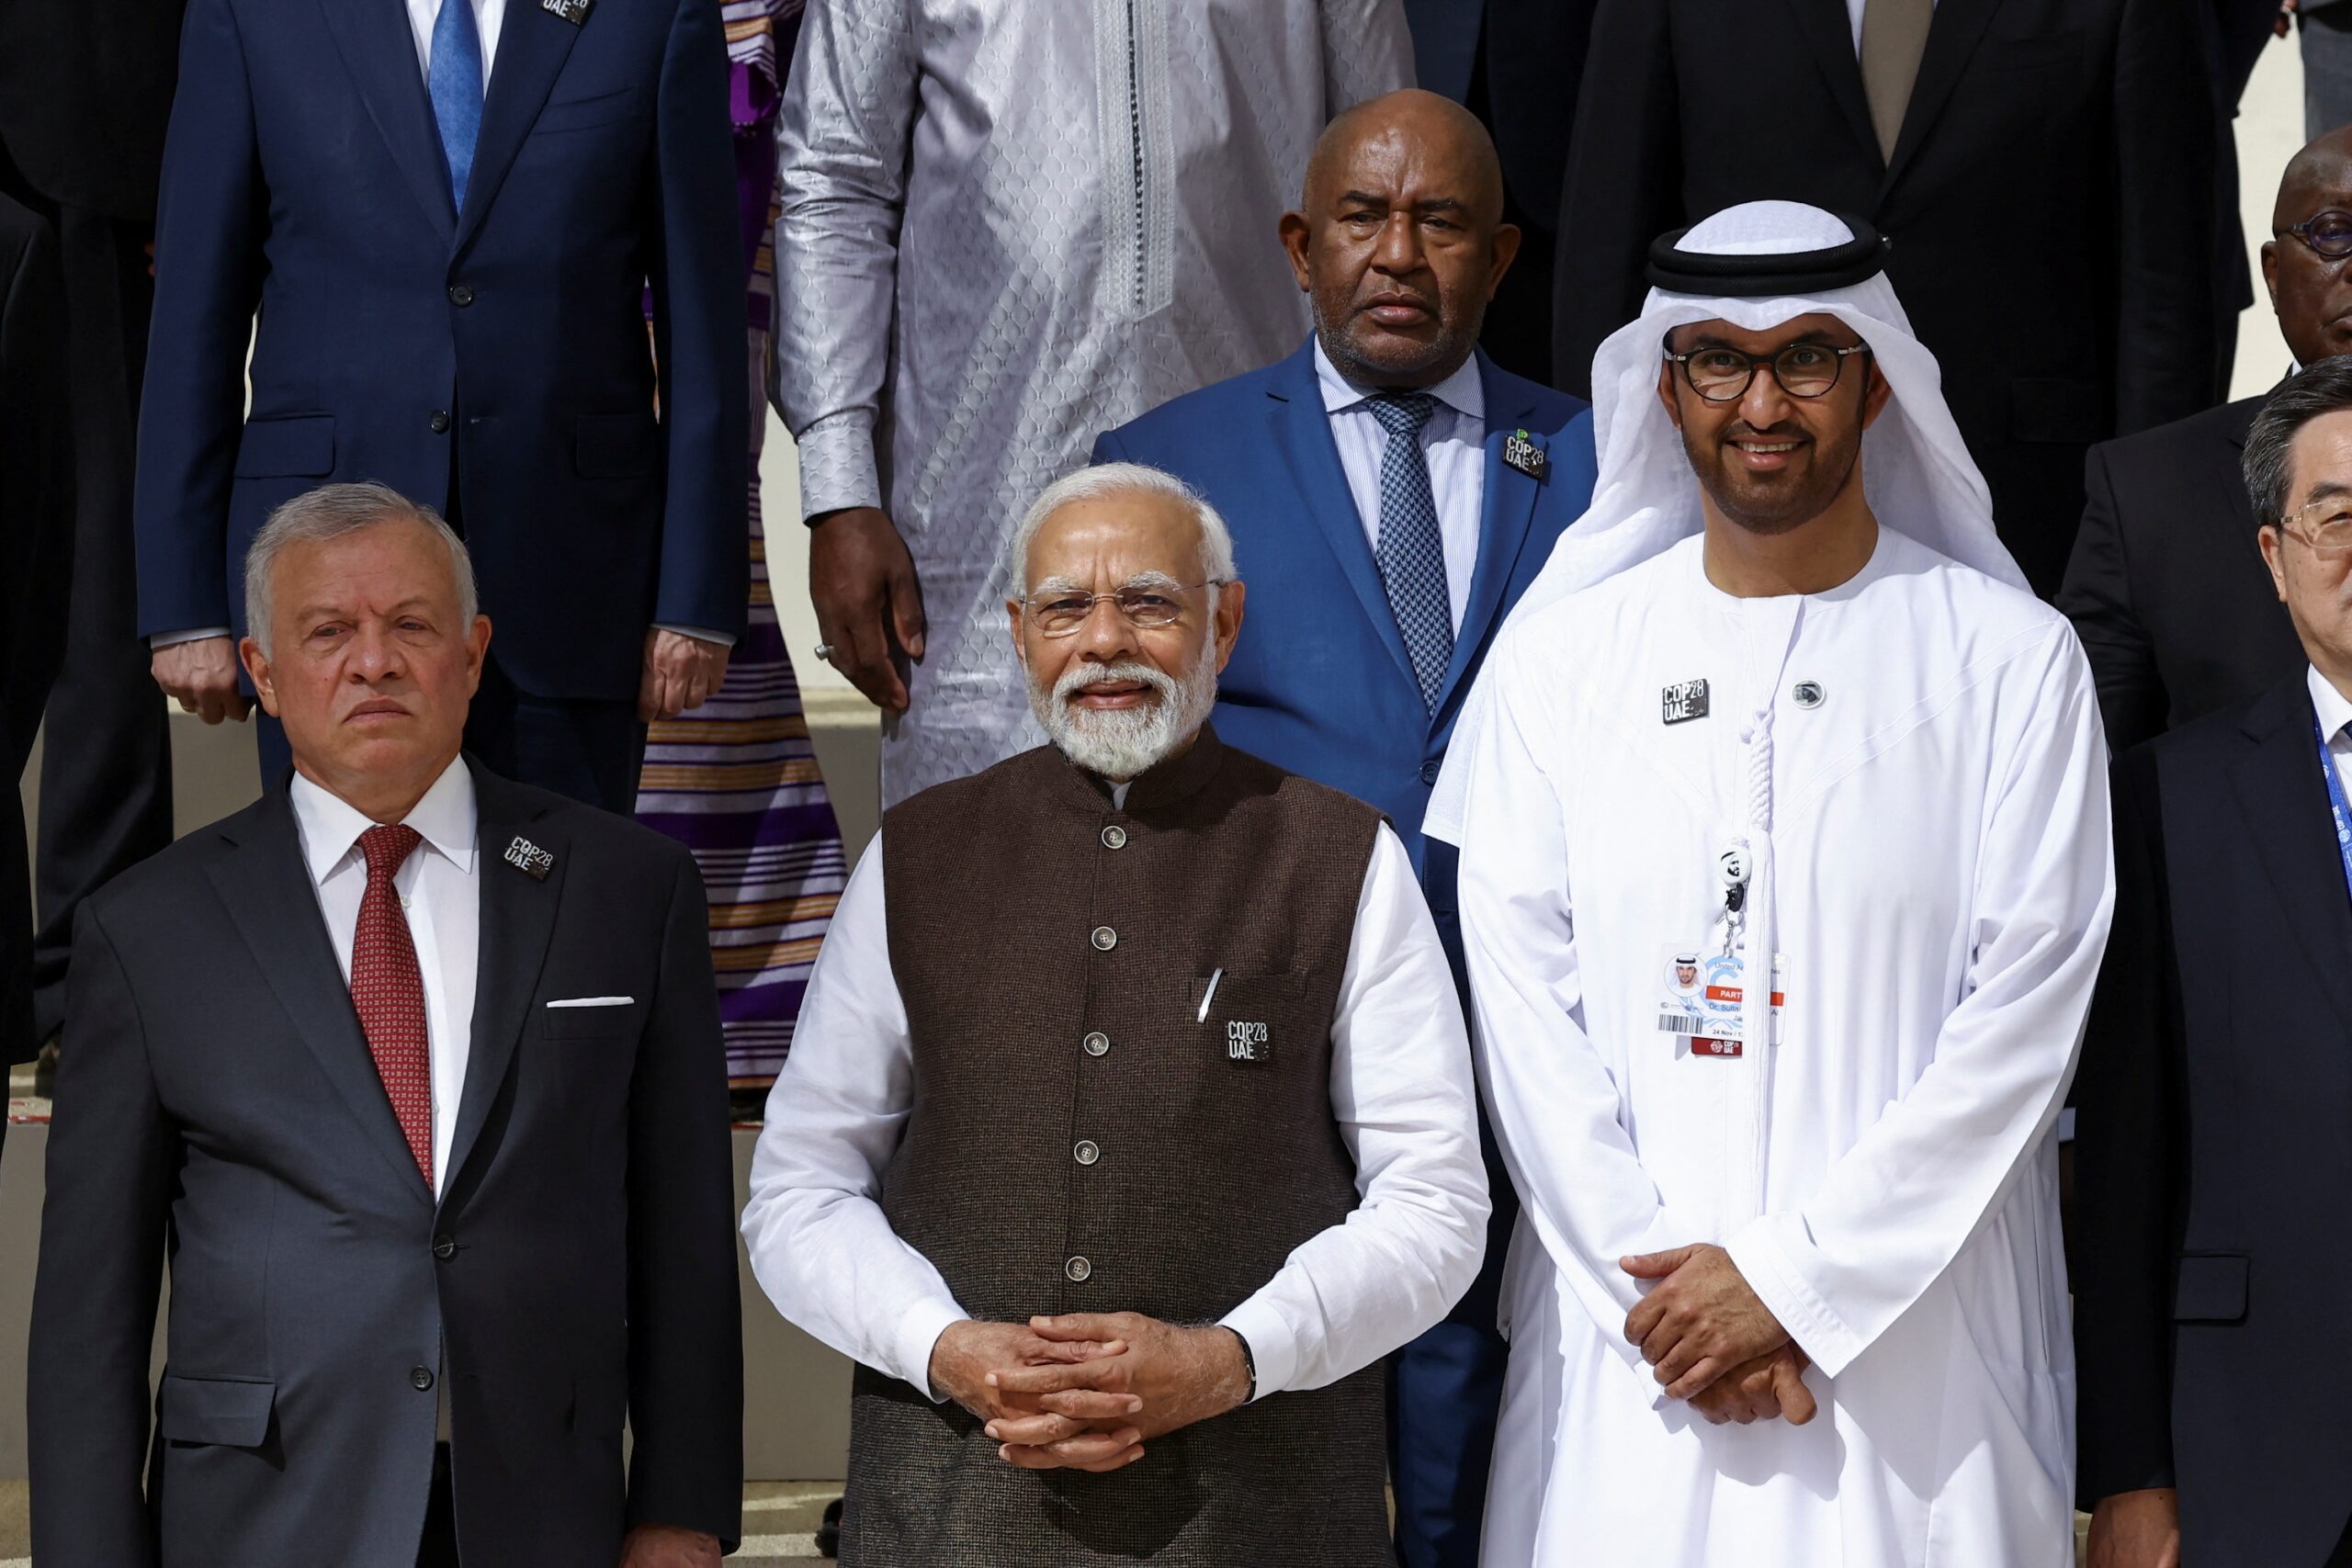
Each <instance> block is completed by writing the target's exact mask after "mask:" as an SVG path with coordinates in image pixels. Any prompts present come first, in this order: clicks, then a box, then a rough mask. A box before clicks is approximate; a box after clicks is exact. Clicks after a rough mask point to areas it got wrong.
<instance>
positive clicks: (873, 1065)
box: [743, 826, 1487, 1399]
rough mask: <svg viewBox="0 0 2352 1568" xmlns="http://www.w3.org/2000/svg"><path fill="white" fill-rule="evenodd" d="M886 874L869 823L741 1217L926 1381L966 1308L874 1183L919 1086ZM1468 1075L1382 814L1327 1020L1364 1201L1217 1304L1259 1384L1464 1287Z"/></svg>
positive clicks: (1399, 1330)
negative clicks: (940, 1345)
mask: <svg viewBox="0 0 2352 1568" xmlns="http://www.w3.org/2000/svg"><path fill="white" fill-rule="evenodd" d="M882 889H883V878H882V845H881V841H880V840H878V839H877V840H876V841H875V842H874V844H873V845H872V846H871V847H869V848H868V849H867V850H866V852H865V855H864V856H863V857H862V858H861V859H860V860H859V862H858V864H857V869H856V871H855V872H854V874H852V875H851V877H850V881H849V886H848V887H847V888H846V889H845V890H844V891H843V892H842V900H841V905H840V908H838V909H836V910H835V911H834V914H833V923H832V927H831V930H830V931H828V932H827V934H826V937H825V945H824V947H823V948H822V949H821V950H820V952H819V953H818V954H817V967H816V972H815V973H814V975H812V976H810V979H809V993H808V998H807V1000H806V1001H805V1002H803V1003H802V1005H801V1010H800V1022H799V1024H798V1026H797V1029H796V1030H795V1032H794V1034H793V1042H792V1055H791V1056H790V1058H789V1059H787V1060H786V1063H785V1068H784V1071H783V1072H782V1073H781V1074H780V1075H778V1077H777V1078H776V1081H775V1089H773V1090H771V1091H770V1093H769V1095H768V1106H767V1125H766V1126H765V1127H764V1128H763V1129H762V1131H761V1133H760V1140H759V1146H758V1149H757V1151H756V1152H755V1153H754V1154H753V1156H752V1182H751V1201H750V1203H749V1204H748V1205H747V1206H746V1207H745V1209H744V1211H743V1237H744V1240H745V1241H746V1242H747V1243H748V1244H749V1247H750V1252H751V1258H752V1272H753V1273H755V1274H756V1275H757V1276H758V1277H759V1280H760V1283H761V1284H762V1285H763V1287H765V1289H766V1291H767V1293H768V1296H769V1298H770V1299H771V1300H773V1301H774V1302H775V1304H776V1308H777V1310H778V1311H780V1312H782V1313H783V1314H784V1315H785V1316H786V1318H788V1319H789V1320H791V1321H792V1322H793V1323H794V1324H796V1325H798V1326H799V1327H800V1328H802V1329H804V1330H806V1331H807V1332H809V1334H811V1335H814V1336H815V1337H817V1338H819V1339H820V1340H822V1341H824V1342H825V1343H826V1344H827V1345H830V1346H831V1347H832V1348H834V1349H836V1350H839V1351H841V1352H842V1354H844V1355H846V1356H849V1357H851V1358H853V1359H856V1360H858V1361H861V1362H864V1363H865V1365H867V1366H869V1367H873V1368H876V1370H878V1371H884V1372H887V1373H889V1374H890V1375H891V1376H894V1377H899V1378H903V1379H905V1380H906V1381H907V1382H910V1383H912V1384H913V1385H914V1386H915V1387H916V1388H918V1389H921V1390H922V1392H923V1393H925V1394H927V1395H930V1396H931V1397H933V1398H934V1399H935V1398H937V1397H939V1396H938V1394H937V1393H935V1392H934V1391H933V1389H932V1387H931V1381H930V1369H931V1352H932V1347H933V1344H934V1343H936V1341H937V1340H938V1338H939V1336H940V1333H941V1332H942V1331H943V1330H944V1329H945V1328H946V1327H947V1326H948V1325H951V1324H954V1323H956V1322H958V1321H961V1320H962V1319H964V1318H967V1317H968V1316H970V1315H971V1314H968V1313H967V1312H966V1311H965V1310H964V1309H963V1308H962V1307H961V1306H959V1305H957V1304H956V1297H955V1295H954V1293H953V1292H950V1291H949V1290H948V1288H947V1284H946V1281H945V1280H943V1279H941V1278H940V1274H939V1270H938V1269H935V1268H934V1267H933V1265H932V1263H931V1260H930V1259H929V1258H925V1257H924V1256H923V1255H922V1253H920V1252H918V1251H916V1250H915V1249H914V1248H913V1247H910V1246H908V1245H907V1244H906V1243H905V1242H904V1241H901V1240H900V1239H899V1236H898V1235H897V1234H896V1233H894V1232H893V1231H892V1230H891V1228H890V1222H889V1220H888V1218H887V1217H886V1216H885V1215H884V1214H883V1213H882V1210H881V1208H880V1206H879V1205H878V1204H877V1203H876V1201H875V1198H876V1193H878V1192H879V1191H880V1190H881V1182H882V1172H883V1170H884V1168H886V1167H887V1166H888V1164H889V1161H890V1156H891V1154H892V1153H893V1151H894V1150H895V1149H896V1148H897V1146H898V1144H899V1134H900V1130H901V1129H902V1128H903V1127H904V1125H905V1123H906V1120H907V1117H908V1115H909V1113H910V1111H911V1109H912V1107H913V1104H914V1089H915V1086H914V1058H913V1052H912V1048H911V1043H910V1039H909V1036H908V1029H907V1012H906V1006H905V1003H904V1002H903V1000H902V999H901V998H900V996H899V987H898V982H897V980H896V979H895V978H894V977H893V976H892V975H891V972H890V953H889V940H888V931H887V929H886V926H885V921H884V913H883V903H882V898H883V893H882ZM1475 1094H1476V1089H1474V1088H1473V1085H1472V1079H1471V1072H1470V1054H1469V1047H1468V1043H1467V1041H1466V1039H1465V1037H1464V1029H1463V1022H1462V1014H1461V1010H1460V1008H1459V1007H1458V1006H1457V1005H1456V1003H1455V1000H1454V992H1453V978H1452V976H1451V975H1450V973H1449V972H1448V970H1447V968H1446V963H1445V954H1444V953H1443V951H1442V949H1441V948H1440V947H1439V945H1438V939H1437V928H1436V926H1435V925H1434V924H1433V923H1432V922H1431V921H1430V913H1429V908H1428V906H1427V905H1426V904H1424V903H1423V902H1422V899H1421V893H1420V887H1419V884H1418V883H1416V882H1415V881H1414V879H1413V867H1412V863H1411V861H1410V860H1409V859H1408V858H1407V856H1406V853H1405V847H1404V845H1403V844H1402V843H1400V842H1399V841H1398V840H1397V836H1396V835H1395V834H1394V833H1393V832H1391V831H1390V830H1389V829H1387V828H1386V827H1385V826H1384V827H1383V828H1382V829H1380V833H1379V839H1378V842H1377V843H1376V845H1375V846H1374V850H1373V856H1372V863H1371V865H1370V867H1369V868H1368V869H1367V871H1366V873H1365V876H1364V883H1363V892H1362V893H1361V894H1360V895H1359V897H1358V898H1357V902H1356V920H1355V930H1354V935H1353V937H1352V939H1351V945H1350V948H1349V953H1348V963H1347V969H1346V972H1345V974H1344V976H1342V978H1341V981H1340V994H1339V998H1338V1002H1337V1005H1336V1007H1335V1010H1334V1014H1333V1019H1332V1023H1331V1113H1332V1115H1333V1116H1334V1117H1335V1118H1336V1119H1337V1120H1338V1122H1339V1128H1340V1138H1341V1140H1342V1141H1343V1142H1344V1143H1345V1144H1346V1145H1347V1148H1348V1152H1349V1154H1350V1155H1351V1156H1353V1157H1354V1160H1355V1165H1356V1191H1357V1193H1358V1194H1359V1196H1360V1198H1361V1201H1360V1203H1359V1204H1358V1206H1357V1208H1356V1209H1355V1211H1354V1212H1353V1213H1351V1214H1350V1215H1349V1216H1348V1217H1347V1220H1346V1221H1345V1223H1343V1224H1337V1225H1333V1226H1331V1227H1330V1228H1329V1229H1328V1230H1325V1231H1323V1232H1321V1233H1320V1234H1319V1235H1314V1236H1312V1237H1309V1238H1308V1239H1307V1240H1306V1242H1305V1243H1304V1244H1303V1245H1301V1246H1300V1247H1298V1248H1297V1249H1296V1250H1295V1251H1293V1252H1292V1253H1291V1255H1290V1258H1288V1260H1287V1261H1286V1262H1284V1264H1283V1267H1282V1268H1281V1269H1279V1270H1277V1271H1276V1273H1275V1274H1274V1276H1273V1278H1272V1279H1271V1280H1268V1281H1266V1283H1265V1284H1264V1285H1263V1286H1261V1288H1260V1289H1259V1290H1258V1291H1257V1292H1256V1293H1255V1294H1253V1295H1251V1296H1250V1297H1249V1298H1248V1299H1246V1300H1244V1301H1243V1302H1241V1303H1239V1304H1238V1306H1236V1307H1235V1308H1234V1310H1233V1311H1232V1312H1230V1313H1228V1314H1227V1315H1226V1316H1225V1318H1224V1319H1223V1322H1224V1324H1225V1325H1226V1326H1227V1327H1230V1328H1232V1329H1233V1330H1234V1331H1235V1332H1236V1333H1238V1334H1239V1335H1240V1336H1241V1337H1242V1338H1243V1339H1245V1340H1247V1341H1248V1342H1249V1345H1250V1356H1251V1359H1252V1360H1253V1361H1254V1362H1255V1364H1256V1367H1257V1373H1258V1386H1257V1393H1258V1394H1259V1395H1260V1396H1263V1395H1265V1394H1269V1393H1277V1392H1279V1391H1281V1390H1283V1389H1307V1388H1320V1387H1322V1386H1324V1385H1325V1384H1327V1383H1331V1382H1337V1381H1338V1380H1339V1379H1340V1378H1343V1377H1345V1376H1347V1375H1348V1374H1349V1373H1351V1372H1353V1371H1358V1370H1359V1369H1361V1368H1363V1367H1367V1366H1369V1365H1371V1364H1372V1363H1373V1362H1374V1361H1375V1360H1377V1359H1380V1358H1381V1357H1382V1356H1385V1355H1386V1354H1387V1353H1388V1352H1389V1351H1391V1350H1393V1349H1396V1348H1397V1347H1398V1346H1400V1345H1402V1344H1404V1343H1405V1342H1406V1341H1408V1340H1409V1339H1411V1338H1412V1337H1414V1336H1415V1335H1417V1334H1419V1333H1420V1331H1421V1330H1423V1329H1424V1328H1427V1327H1429V1326H1430V1325H1431V1324H1434V1323H1436V1322H1437V1321H1438V1320H1439V1319H1441V1318H1442V1317H1443V1316H1444V1315H1445V1314H1446V1312H1447V1311H1448V1309H1450V1308H1451V1307H1452V1306H1453V1303H1454V1302H1455V1301H1456V1300H1458V1299H1459V1298H1460V1296H1461V1294H1462V1292H1464V1291H1465V1290H1467V1289H1469V1287H1470V1282H1471V1280H1472V1279H1473V1278H1474V1277H1475V1276H1476V1273H1477V1270H1478V1260H1479V1258H1480V1256H1481V1255H1482V1254H1483V1252H1484V1251H1485V1244H1486V1225H1487V1179H1486V1168H1485V1165H1484V1164H1483V1162H1482V1161H1481V1159H1480V1157H1479V1153H1478V1128H1477V1114H1476V1110H1475V1109H1474V1106H1475V1100H1474V1098H1473V1097H1474V1095H1475ZM987 1134H988V1130H987V1129H986V1128H980V1127H975V1128H974V1129H972V1135H973V1137H975V1138H976V1139H978V1138H985V1137H986V1136H987ZM1041 1304H1042V1303H1041Z"/></svg>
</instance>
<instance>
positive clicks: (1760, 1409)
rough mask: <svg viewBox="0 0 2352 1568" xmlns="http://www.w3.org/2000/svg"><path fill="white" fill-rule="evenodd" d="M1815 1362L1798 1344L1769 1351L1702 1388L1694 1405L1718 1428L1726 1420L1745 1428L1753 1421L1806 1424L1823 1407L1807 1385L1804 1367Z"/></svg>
mask: <svg viewBox="0 0 2352 1568" xmlns="http://www.w3.org/2000/svg"><path fill="white" fill-rule="evenodd" d="M1811 1365H1813V1358H1812V1357H1810V1356H1808V1355H1806V1354H1805V1353H1804V1351H1803V1350H1800V1349H1798V1348H1796V1347H1795V1346H1794V1345H1783V1346H1781V1348H1779V1349H1777V1350H1768V1351H1766V1352H1765V1353H1764V1354H1763V1355H1761V1356H1758V1357H1757V1358H1756V1359H1754V1360H1752V1361H1747V1362H1744V1363H1742V1364H1741V1365H1739V1366H1736V1367H1734V1368H1733V1369H1732V1370H1731V1371H1727V1372H1725V1373H1724V1375H1723V1376H1722V1377H1720V1378H1717V1379H1716V1380H1715V1381H1714V1382H1713V1384H1711V1385H1710V1386H1708V1387H1707V1388H1704V1389H1702V1390H1701V1391H1700V1392H1699V1393H1697V1394H1696V1395H1695V1396H1693V1397H1692V1399H1691V1409H1693V1410H1696V1411H1697V1412H1698V1413H1699V1414H1700V1415H1702V1416H1705V1417H1706V1418H1707V1419H1708V1420H1710V1421H1712V1422H1713V1423H1714V1424H1715V1425H1716V1426H1718V1427H1720V1426H1722V1425H1723V1424H1724V1422H1726V1421H1736V1422H1738V1423H1739V1424H1740V1425H1741V1426H1743V1427H1745V1426H1747V1424H1748V1423H1749V1422H1751V1421H1772V1420H1778V1419H1782V1418H1785V1419H1786V1420H1787V1421H1788V1423H1789V1425H1790V1426H1792V1427H1802V1426H1804V1424H1805V1423H1806V1422H1808V1421H1810V1420H1812V1419H1813V1418H1814V1416H1815V1414H1816V1413H1817V1412H1818V1410H1819V1408H1820V1407H1819V1406H1818V1405H1817V1404H1815V1403H1814V1398H1813V1391H1812V1390H1811V1389H1809V1388H1807V1387H1805V1386H1804V1370H1805V1369H1806V1368H1807V1367H1809V1366H1811Z"/></svg>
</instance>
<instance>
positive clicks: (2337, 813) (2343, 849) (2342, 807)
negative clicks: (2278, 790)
mask: <svg viewBox="0 0 2352 1568" xmlns="http://www.w3.org/2000/svg"><path fill="white" fill-rule="evenodd" d="M2312 735H2313V736H2314V737H2316V738H2317V739H2318V740H2319V771H2320V776H2321V777H2323V778H2324V779H2325V780H2326V781H2327V809H2328V811H2329V812H2330V813H2331V814H2332V815H2333V816H2334V817H2335V852H2336V854H2337V855H2339V856H2341V857H2342V859H2343V862H2344V891H2345V893H2346V896H2347V897H2352V805H2346V803H2345V799H2344V779H2343V776H2342V775H2341V774H2339V773H2337V772H2336V771H2335V758H2334V757H2332V756H2330V755H2328V750H2327V735H2326V732H2325V731H2324V730H2322V729H2321V728H2320V727H2319V716H2318V715H2317V714H2313V715H2312Z"/></svg>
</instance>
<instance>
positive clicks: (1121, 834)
mask: <svg viewBox="0 0 2352 1568" xmlns="http://www.w3.org/2000/svg"><path fill="white" fill-rule="evenodd" d="M1126 847H1127V830H1126V829H1125V828H1122V827H1120V826H1119V825H1118V824H1117V823H1116V822H1114V823H1112V824H1111V825H1110V826H1109V827H1107V828H1105V829H1103V848H1104V849H1106V850H1124V849H1125V848H1126Z"/></svg>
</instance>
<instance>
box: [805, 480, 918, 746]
mask: <svg viewBox="0 0 2352 1568" xmlns="http://www.w3.org/2000/svg"><path fill="white" fill-rule="evenodd" d="M809 601H810V602H811V603H812V604H814V605H815V606H816V610H817V633H818V636H819V637H821V638H823V640H824V641H826V642H827V643H830V644H831V646H832V649H833V655H832V664H833V668H834V669H836V670H839V671H841V672H842V674H844V675H846V676H848V677H849V681H850V684H852V685H854V686H855V687H856V688H857V689H858V690H859V691H861V692H863V693H865V698H866V700H867V701H868V702H870V703H872V704H873V705H875V706H876V707H878V708H881V709H883V710H884V711H885V712H888V713H904V712H906V710H907V682H906V675H905V672H904V671H903V670H902V669H901V667H900V664H899V660H900V659H902V658H903V659H907V660H919V659H921V658H922V639H923V616H922V586H921V585H920V584H919V583H917V582H916V581H915V563H914V558H913V557H912V556H910V555H909V554H908V553H907V542H906V540H904V539H903V538H901V537H899V530H898V528H897V526H896V525H893V524H892V523H891V521H890V519H889V518H888V516H887V515H885V514H884V513H883V512H882V511H881V509H880V508H878V507H873V506H851V507H845V508H843V509H842V510H841V511H839V512H827V513H820V515H819V516H818V517H816V518H815V519H813V520H812V521H811V523H810V526H809Z"/></svg>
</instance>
